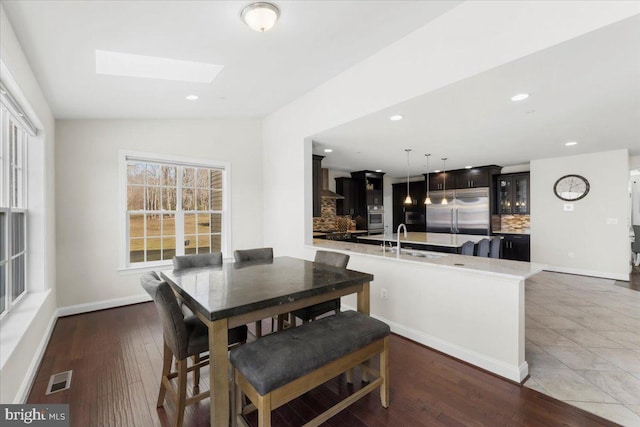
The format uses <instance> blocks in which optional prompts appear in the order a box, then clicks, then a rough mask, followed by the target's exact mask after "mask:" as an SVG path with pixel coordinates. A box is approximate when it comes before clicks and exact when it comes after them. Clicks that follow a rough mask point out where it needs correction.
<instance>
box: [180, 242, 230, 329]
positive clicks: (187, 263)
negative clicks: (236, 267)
mask: <svg viewBox="0 0 640 427" xmlns="http://www.w3.org/2000/svg"><path fill="white" fill-rule="evenodd" d="M216 265H222V252H212V253H208V254H189V255H176V256H174V257H173V271H182V270H188V269H191V268H203V267H213V266H216ZM180 310H182V312H183V313H184V315H185V317H188V316H194V313H193V311H191V310H190V309H189V307H187V306H186V305H184V304H183V303H182V301H181V302H180Z"/></svg>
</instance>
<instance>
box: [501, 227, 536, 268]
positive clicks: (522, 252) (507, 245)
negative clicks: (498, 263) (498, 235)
mask: <svg viewBox="0 0 640 427" xmlns="http://www.w3.org/2000/svg"><path fill="white" fill-rule="evenodd" d="M502 236H503V239H502V258H503V259H510V260H515V261H527V262H529V261H530V260H531V239H530V236H529V235H528V234H503V235H502Z"/></svg>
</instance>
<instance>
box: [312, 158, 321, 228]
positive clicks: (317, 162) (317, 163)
mask: <svg viewBox="0 0 640 427" xmlns="http://www.w3.org/2000/svg"><path fill="white" fill-rule="evenodd" d="M322 159H324V156H318V155H316V154H314V155H313V160H312V166H313V168H312V170H313V172H312V173H313V178H312V182H313V184H312V187H313V216H314V217H319V216H321V214H322Z"/></svg>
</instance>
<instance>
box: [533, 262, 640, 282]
mask: <svg viewBox="0 0 640 427" xmlns="http://www.w3.org/2000/svg"><path fill="white" fill-rule="evenodd" d="M545 270H546V271H554V272H556V273H567V274H577V275H578V276H590V277H601V278H603V279H611V280H622V281H625V282H627V281H629V273H631V266H629V271H628V272H627V273H624V274H623V273H612V272H609V271H594V270H584V269H582V268H570V267H558V266H555V265H547V268H545Z"/></svg>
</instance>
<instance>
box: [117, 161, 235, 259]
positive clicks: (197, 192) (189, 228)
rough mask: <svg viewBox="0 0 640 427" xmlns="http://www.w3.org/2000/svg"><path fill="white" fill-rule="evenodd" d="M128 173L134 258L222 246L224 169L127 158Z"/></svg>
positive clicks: (131, 254)
mask: <svg viewBox="0 0 640 427" xmlns="http://www.w3.org/2000/svg"><path fill="white" fill-rule="evenodd" d="M126 173H127V192H126V194H127V215H128V219H127V221H128V233H129V236H128V251H129V254H128V262H129V263H130V264H134V263H144V262H154V261H161V260H169V259H171V258H173V256H175V255H176V254H180V253H184V254H191V253H208V252H210V251H216V252H220V251H221V240H222V236H221V233H222V213H223V212H222V184H223V178H224V170H220V169H214V168H206V167H191V166H182V165H170V164H158V163H154V162H145V161H132V160H128V161H127V171H126ZM178 178H180V179H178ZM178 185H180V188H178ZM178 202H180V203H178ZM213 203H215V207H214V206H213V205H212V204H213ZM180 204H181V205H182V206H181V208H182V209H181V211H182V212H183V214H182V215H176V213H178V212H180V210H178V208H179V207H180ZM178 230H179V231H180V233H179V234H178V233H177V231H178ZM178 235H180V236H183V237H184V238H183V239H182V238H180V239H178V238H177V237H178Z"/></svg>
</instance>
